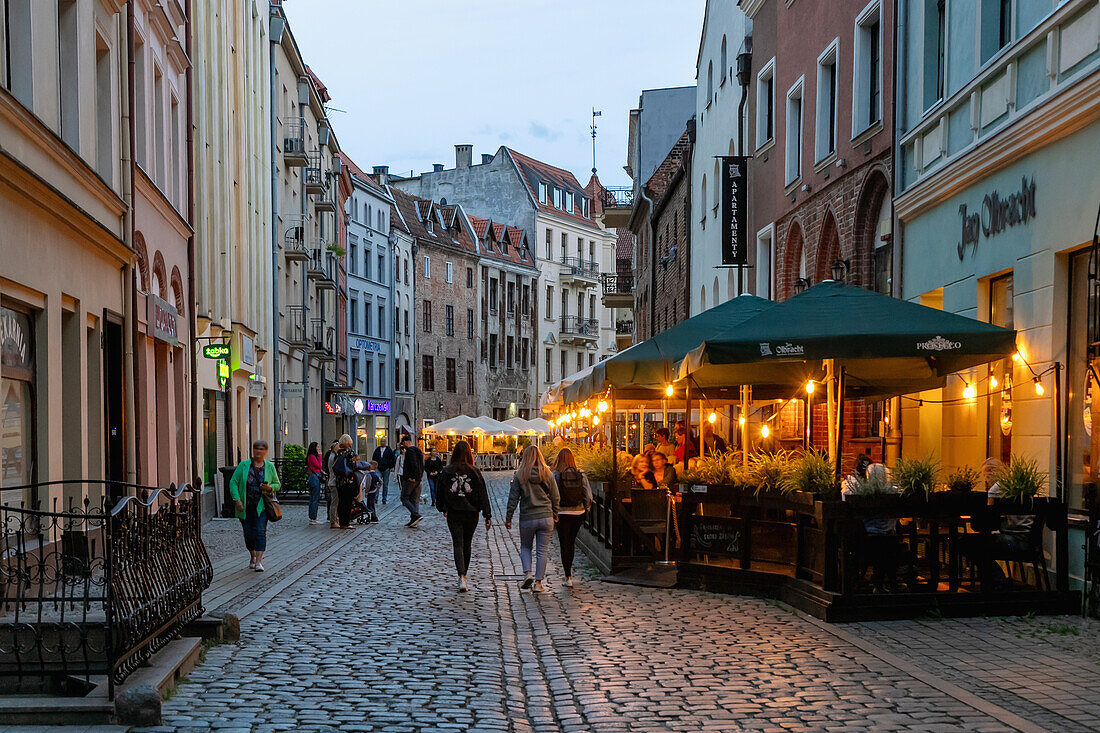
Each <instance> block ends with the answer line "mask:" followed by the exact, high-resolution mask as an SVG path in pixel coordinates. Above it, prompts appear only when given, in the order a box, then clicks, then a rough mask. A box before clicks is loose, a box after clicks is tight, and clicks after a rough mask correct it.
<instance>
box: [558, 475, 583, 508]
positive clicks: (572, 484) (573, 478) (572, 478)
mask: <svg viewBox="0 0 1100 733" xmlns="http://www.w3.org/2000/svg"><path fill="white" fill-rule="evenodd" d="M558 495H559V497H560V501H561V505H562V506H563V507H574V506H584V475H583V474H582V473H581V472H580V471H578V470H577V469H576V468H574V467H573V466H566V467H565V470H564V471H562V472H560V473H559V474H558Z"/></svg>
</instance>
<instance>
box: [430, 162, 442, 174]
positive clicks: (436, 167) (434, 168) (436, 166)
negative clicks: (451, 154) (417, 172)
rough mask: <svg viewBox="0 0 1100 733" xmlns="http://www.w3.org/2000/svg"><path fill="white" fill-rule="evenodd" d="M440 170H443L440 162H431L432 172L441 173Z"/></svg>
mask: <svg viewBox="0 0 1100 733" xmlns="http://www.w3.org/2000/svg"><path fill="white" fill-rule="evenodd" d="M442 172H443V164H442V163H432V173H442Z"/></svg>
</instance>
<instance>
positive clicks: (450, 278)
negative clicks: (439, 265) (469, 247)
mask: <svg viewBox="0 0 1100 733" xmlns="http://www.w3.org/2000/svg"><path fill="white" fill-rule="evenodd" d="M454 281H455V266H454V263H452V262H448V263H447V282H448V283H453V282H454Z"/></svg>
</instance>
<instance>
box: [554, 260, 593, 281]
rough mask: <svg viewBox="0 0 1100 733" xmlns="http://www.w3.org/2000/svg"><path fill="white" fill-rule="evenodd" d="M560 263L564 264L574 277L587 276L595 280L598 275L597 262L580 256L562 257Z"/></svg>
mask: <svg viewBox="0 0 1100 733" xmlns="http://www.w3.org/2000/svg"><path fill="white" fill-rule="evenodd" d="M561 263H562V264H563V265H565V266H566V267H567V268H568V269H569V271H570V272H571V273H573V276H574V277H587V278H590V279H592V280H595V279H596V278H598V277H599V276H600V265H599V263H596V262H593V261H592V260H585V259H581V258H580V257H562V258H561Z"/></svg>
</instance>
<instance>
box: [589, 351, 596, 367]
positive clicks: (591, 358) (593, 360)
mask: <svg viewBox="0 0 1100 733" xmlns="http://www.w3.org/2000/svg"><path fill="white" fill-rule="evenodd" d="M595 363H596V355H595V354H593V353H592V352H591V351H589V352H588V366H593V365H594V364H595Z"/></svg>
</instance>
